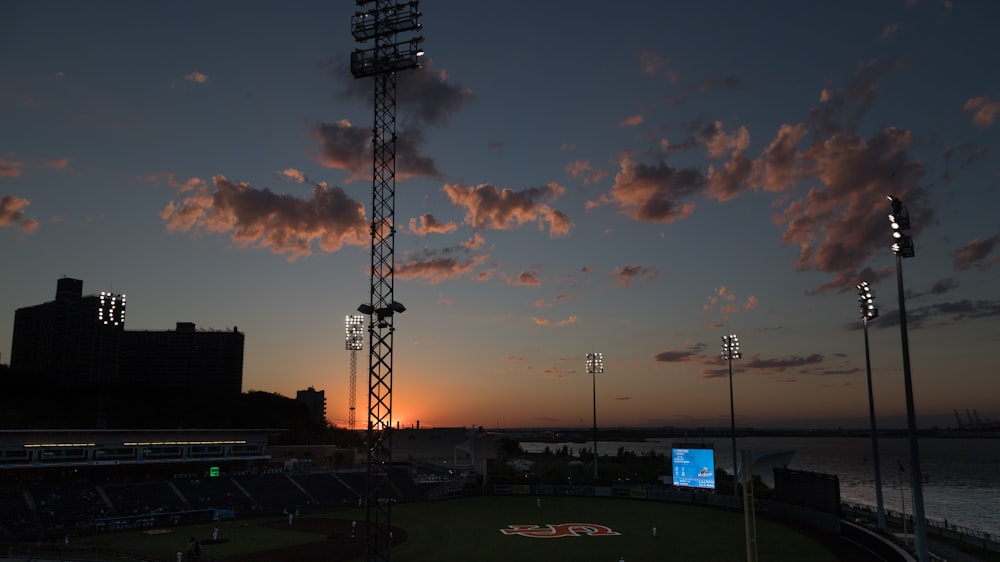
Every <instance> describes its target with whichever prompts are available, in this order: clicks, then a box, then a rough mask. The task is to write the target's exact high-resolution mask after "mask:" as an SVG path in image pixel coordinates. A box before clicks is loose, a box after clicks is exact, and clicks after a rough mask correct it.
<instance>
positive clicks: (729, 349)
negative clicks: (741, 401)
mask: <svg viewBox="0 0 1000 562" xmlns="http://www.w3.org/2000/svg"><path fill="white" fill-rule="evenodd" d="M740 357H742V355H741V354H740V339H739V338H737V337H736V334H729V335H728V336H722V358H723V359H725V360H726V361H728V362H729V424H730V430H731V431H732V438H733V495H734V496H736V495H739V488H740V487H739V483H738V482H739V480H738V478H737V476H736V458H737V457H736V408H735V406H734V403H733V359H739V358H740Z"/></svg>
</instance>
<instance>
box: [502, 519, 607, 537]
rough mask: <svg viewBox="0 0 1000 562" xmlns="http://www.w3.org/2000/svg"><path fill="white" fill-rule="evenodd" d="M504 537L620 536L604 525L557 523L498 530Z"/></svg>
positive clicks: (517, 526) (514, 526) (511, 526)
mask: <svg viewBox="0 0 1000 562" xmlns="http://www.w3.org/2000/svg"><path fill="white" fill-rule="evenodd" d="M500 532H501V533H503V534H505V535H521V536H522V537H532V538H536V539H555V538H559V537H580V536H584V535H589V536H592V537H610V536H614V535H620V534H621V533H616V532H614V531H612V530H611V528H610V527H605V526H604V525H596V524H594V523H559V524H555V525H553V524H551V523H549V524H548V525H508V528H507V529H500Z"/></svg>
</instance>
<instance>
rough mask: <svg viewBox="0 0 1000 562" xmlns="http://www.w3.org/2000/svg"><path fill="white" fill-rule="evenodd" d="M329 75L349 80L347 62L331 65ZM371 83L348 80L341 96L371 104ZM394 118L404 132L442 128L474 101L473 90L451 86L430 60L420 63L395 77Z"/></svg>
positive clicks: (423, 60)
mask: <svg viewBox="0 0 1000 562" xmlns="http://www.w3.org/2000/svg"><path fill="white" fill-rule="evenodd" d="M330 73H331V74H332V75H333V76H334V77H335V78H337V79H341V78H342V77H344V76H350V73H349V72H348V69H347V68H346V62H345V61H341V62H339V63H337V64H333V65H331V68H330ZM371 84H372V83H371V81H370V80H349V81H347V82H346V85H345V88H344V89H343V90H342V91H341V92H340V95H341V96H342V97H345V98H350V99H355V100H360V101H364V102H366V103H371V99H372V86H371ZM396 92H397V96H396V107H397V109H398V112H397V115H398V118H400V119H401V121H403V122H404V123H406V127H405V128H410V129H421V128H423V127H424V126H427V125H445V124H447V123H448V121H449V119H451V117H452V116H453V115H455V114H456V113H458V112H459V111H460V110H461V109H462V108H463V107H465V106H466V105H468V104H470V103H472V102H473V101H475V99H476V96H475V94H473V93H472V90H471V89H469V88H466V87H463V86H462V85H460V84H456V83H452V82H451V81H450V80H449V77H448V74H447V72H445V71H444V70H435V69H434V61H433V59H431V58H430V57H424V58H422V59H421V66H420V68H414V69H412V70H407V71H405V72H400V73H398V74H397V77H396Z"/></svg>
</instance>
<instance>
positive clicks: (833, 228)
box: [774, 128, 933, 274]
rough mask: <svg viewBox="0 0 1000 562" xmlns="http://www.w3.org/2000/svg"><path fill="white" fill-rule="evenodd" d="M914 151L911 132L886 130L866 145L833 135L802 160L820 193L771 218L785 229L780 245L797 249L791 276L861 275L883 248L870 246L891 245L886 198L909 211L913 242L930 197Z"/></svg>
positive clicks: (927, 219)
mask: <svg viewBox="0 0 1000 562" xmlns="http://www.w3.org/2000/svg"><path fill="white" fill-rule="evenodd" d="M912 143H913V137H912V134H911V133H910V132H909V131H906V130H902V129H895V128H887V129H884V130H882V131H880V132H878V133H876V134H875V135H874V136H873V137H872V138H871V139H869V140H865V139H863V138H860V137H856V136H852V135H847V134H839V135H833V136H831V137H829V138H827V139H825V140H823V141H822V142H818V143H816V144H813V145H812V146H810V147H809V148H808V150H807V151H806V152H805V153H803V154H801V155H800V159H801V162H802V166H803V168H807V169H808V170H809V173H810V175H811V176H813V177H814V178H815V179H816V180H818V181H819V185H816V186H813V187H812V188H811V189H809V191H808V193H807V194H806V195H805V197H803V198H801V199H797V200H793V201H791V202H790V203H789V204H788V205H787V206H786V207H785V208H784V210H782V211H780V212H779V213H778V214H777V216H775V217H774V222H775V223H777V224H784V225H785V231H784V233H783V234H782V237H781V239H782V242H783V243H785V244H786V245H789V246H797V247H798V248H799V255H798V258H797V260H796V262H795V266H796V269H798V270H799V271H807V270H819V271H824V272H828V273H840V274H844V273H846V272H850V271H856V270H858V269H860V268H861V266H862V265H863V264H864V262H865V261H866V260H867V259H868V258H870V257H871V256H873V255H875V254H876V253H877V252H878V251H879V250H880V249H882V248H884V246H883V245H879V244H873V243H872V241H874V240H880V239H881V240H887V241H888V240H889V238H888V236H889V234H888V223H887V222H886V220H885V218H884V217H885V215H886V214H887V213H888V210H889V205H888V202H887V200H886V195H888V194H890V193H895V194H896V196H897V197H899V198H900V199H901V200H903V201H904V203H905V204H906V205H907V206H908V209H909V211H910V216H911V220H912V224H913V225H914V229H913V234H919V232H921V231H923V230H924V229H926V228H927V226H928V225H929V224H931V222H932V218H933V215H932V211H931V209H930V206H929V205H927V204H926V202H927V198H928V196H927V193H926V191H925V190H924V189H923V188H922V187H920V185H919V182H920V180H921V178H922V177H923V175H924V173H925V168H924V165H923V164H922V163H919V162H913V161H910V158H909V156H908V153H907V149H908V148H909V146H910V145H911V144H912ZM894 184H895V186H894ZM880 209H881V210H884V212H881V213H880V212H879V210H880ZM915 209H916V211H915ZM886 244H888V242H886Z"/></svg>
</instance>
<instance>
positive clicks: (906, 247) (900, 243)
mask: <svg viewBox="0 0 1000 562" xmlns="http://www.w3.org/2000/svg"><path fill="white" fill-rule="evenodd" d="M889 206H890V208H891V209H892V213H891V214H890V215H889V226H890V228H891V230H892V253H893V254H895V255H896V289H897V291H898V293H899V333H900V339H901V340H902V348H903V383H904V388H905V392H906V428H907V432H908V433H909V441H910V482H911V485H912V486H913V538H914V540H915V544H916V550H917V560H919V561H920V562H928V560H929V559H930V553H929V552H928V547H927V521H925V520H924V489H923V480H922V479H923V475H924V473H923V472H922V471H921V470H920V450H919V448H918V447H917V416H916V413H915V412H914V409H913V381H912V378H911V377H910V343H909V338H908V337H907V333H906V296H905V294H904V293H903V258H912V257H913V256H914V255H915V254H916V252H914V250H913V239H912V238H910V237H909V235H907V234H906V231H908V230H910V215H909V213H907V212H906V208H905V207H903V202H902V201H900V200H899V199H897V198H895V197H893V196H892V195H890V196H889Z"/></svg>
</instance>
